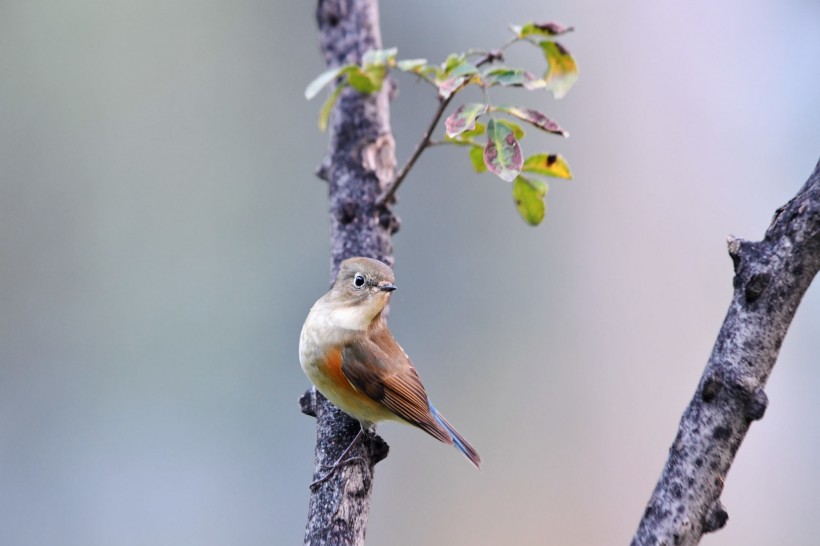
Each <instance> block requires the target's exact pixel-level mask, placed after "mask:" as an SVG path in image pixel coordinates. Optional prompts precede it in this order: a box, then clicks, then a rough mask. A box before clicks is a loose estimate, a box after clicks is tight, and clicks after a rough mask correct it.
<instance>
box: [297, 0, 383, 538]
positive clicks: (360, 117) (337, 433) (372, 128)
mask: <svg viewBox="0 0 820 546" xmlns="http://www.w3.org/2000/svg"><path fill="white" fill-rule="evenodd" d="M316 19H317V23H318V26H319V36H320V44H321V49H322V52H323V53H324V56H325V60H326V62H327V65H328V67H334V66H339V65H343V64H346V63H351V62H360V61H361V57H362V55H363V54H364V53H365V52H366V51H367V50H369V49H380V48H381V33H380V30H379V14H378V3H377V0H319V2H318V7H317V13H316ZM388 88H389V82H388V85H385V88H384V89H383V90H382V91H381V92H379V93H376V94H373V95H364V94H361V93H357V92H355V91H353V90H351V89H346V90H345V91H344V92H343V93H342V95H341V97H340V99H339V101H338V103H337V105H336V108H335V109H334V112H333V115H332V116H331V119H330V124H329V134H330V145H329V149H328V152H327V157H326V158H325V161H324V162H323V167H322V169H321V172H322V177H323V178H325V179H326V180H327V181H328V184H329V201H330V203H329V205H330V206H329V216H330V243H331V264H332V265H331V279H332V278H333V277H334V276H335V273H336V272H337V271H338V268H339V264H340V263H341V261H342V260H344V259H345V258H349V257H351V256H367V257H371V258H376V259H379V260H382V261H384V262H386V263H388V264H390V265H392V263H393V247H392V242H391V235H392V233H394V232H395V231H396V230H397V229H398V221H397V219H396V218H395V217H394V215H393V213H392V211H391V210H390V208H389V205H377V203H376V201H377V199H378V197H379V195H381V193H382V192H383V191H384V188H385V187H386V185H387V184H388V182H389V181H390V180H392V178H393V176H394V171H395V165H396V160H395V146H394V141H393V136H392V134H391V131H390V118H389V108H388ZM300 402H301V405H302V411H303V412H304V413H307V414H309V415H314V416H315V417H316V452H315V463H314V464H315V466H314V472H313V476H314V480H315V479H317V478H319V477H321V476H324V475H325V474H326V473H327V471H328V468H329V467H330V465H332V464H333V462H334V461H335V460H336V459H337V458H338V457H339V455H340V454H341V453H342V451H343V450H344V449H345V448H346V447H347V446H348V445H349V444H350V442H351V441H352V440H353V437H354V436H355V435H356V433H357V432H358V430H359V424H358V422H356V421H355V420H353V419H352V418H350V417H349V416H347V415H345V414H344V413H342V412H341V411H339V410H338V409H337V408H336V407H335V406H333V405H332V404H331V403H330V402H328V401H327V400H326V399H325V398H324V397H323V396H322V395H321V394H320V393H318V392H317V391H316V390H315V389H311V390H310V391H308V392H307V393H306V394H305V395H304V396H303V397H302V400H301V401H300ZM386 455H387V445H386V444H385V443H384V441H383V440H381V438H379V437H378V436H375V435H370V434H368V435H367V436H366V441H364V442H359V443H358V444H357V445H356V446H355V447H354V449H353V450H351V452H350V453H349V457H350V458H352V459H355V462H352V463H350V464H346V465H344V466H342V467H340V468H339V469H338V470H337V471H336V472H334V473H333V474H332V475H331V477H330V478H328V479H327V480H325V481H323V482H321V483H319V484H317V485H316V486H315V487H313V488H312V489H311V496H310V506H309V511H308V522H307V528H306V531H305V544H310V545H313V546H316V545H322V544H328V545H331V544H332V545H353V544H363V543H364V535H365V530H366V527H367V517H368V512H369V509H370V495H371V491H372V483H373V467H374V465H375V464H376V463H377V462H378V461H380V460H381V459H383V458H384V457H385V456H386Z"/></svg>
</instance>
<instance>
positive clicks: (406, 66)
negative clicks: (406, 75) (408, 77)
mask: <svg viewBox="0 0 820 546" xmlns="http://www.w3.org/2000/svg"><path fill="white" fill-rule="evenodd" d="M426 65H427V59H404V60H402V61H398V62H397V63H396V67H397V68H398V69H399V70H401V71H402V72H415V73H417V74H418V73H420V72H421V71H422V68H424V67H425V66H426Z"/></svg>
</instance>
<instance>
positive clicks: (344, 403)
mask: <svg viewBox="0 0 820 546" xmlns="http://www.w3.org/2000/svg"><path fill="white" fill-rule="evenodd" d="M322 373H323V374H324V375H325V379H326V382H325V385H324V387H325V388H320V389H319V390H321V391H322V394H324V395H325V396H326V397H327V398H328V400H330V401H331V402H333V403H334V404H335V405H336V406H338V407H339V409H341V410H342V411H344V412H345V413H347V414H348V415H350V416H351V417H353V418H354V419H358V420H360V421H362V420H364V421H370V422H376V421H381V420H384V419H390V418H391V417H393V412H391V411H390V410H388V409H387V408H385V407H384V405H382V404H381V403H379V402H377V401H376V400H373V399H372V398H370V397H369V396H368V395H367V394H365V393H364V392H363V391H361V390H359V389H357V388H356V387H354V386H353V384H352V383H351V382H350V381H349V380H348V378H347V376H346V375H345V373H344V372H343V371H342V352H341V351H340V350H338V349H336V350H331V351H328V352H327V353H325V358H324V362H323V364H322Z"/></svg>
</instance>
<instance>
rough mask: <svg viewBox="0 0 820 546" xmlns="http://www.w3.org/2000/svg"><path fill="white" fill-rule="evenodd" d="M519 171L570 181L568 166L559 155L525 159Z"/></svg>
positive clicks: (570, 174)
mask: <svg viewBox="0 0 820 546" xmlns="http://www.w3.org/2000/svg"><path fill="white" fill-rule="evenodd" d="M521 170H522V171H524V172H528V173H536V174H543V175H544V176H552V177H555V178H566V179H571V178H572V173H571V172H570V170H569V165H567V162H566V161H564V158H563V157H561V156H560V155H559V154H535V155H533V156H530V157H528V158H527V160H526V161H525V162H524V165H523V166H522V167H521Z"/></svg>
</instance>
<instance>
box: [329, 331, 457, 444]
mask: <svg viewBox="0 0 820 546" xmlns="http://www.w3.org/2000/svg"><path fill="white" fill-rule="evenodd" d="M391 355H392V356H391ZM342 372H343V373H344V374H345V377H347V379H348V381H350V383H351V384H352V385H353V386H354V387H356V388H357V389H359V390H360V391H362V392H363V393H365V394H366V395H367V396H369V397H370V398H372V399H373V400H375V401H377V402H379V403H381V404H384V406H385V407H387V408H388V409H389V410H390V411H392V412H393V413H395V414H396V415H398V416H399V417H401V418H402V419H404V420H405V421H407V422H408V423H410V424H413V425H416V426H417V427H419V428H421V429H423V430H424V431H426V432H427V433H429V434H430V435H431V436H433V437H434V438H436V439H437V440H440V441H442V442H444V443H447V444H452V443H453V440H452V437H451V436H450V434H448V433H447V431H446V430H445V429H444V427H443V426H442V425H441V424H440V423H439V422H438V421H437V420H436V419H435V418H434V417H433V414H432V412H431V411H430V403H429V401H428V399H427V393H426V392H425V391H424V386H423V385H422V384H421V379H419V374H418V372H416V369H415V368H414V367H413V365H412V364H411V363H410V359H409V358H407V355H406V354H405V353H404V350H403V349H402V348H401V347H400V346H399V344H398V343H396V340H395V339H393V336H392V335H390V333H389V332H386V336H377V337H375V338H372V337H365V338H362V339H359V340H355V341H352V342H350V343H348V344H347V345H346V346H345V348H344V350H343V351H342Z"/></svg>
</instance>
